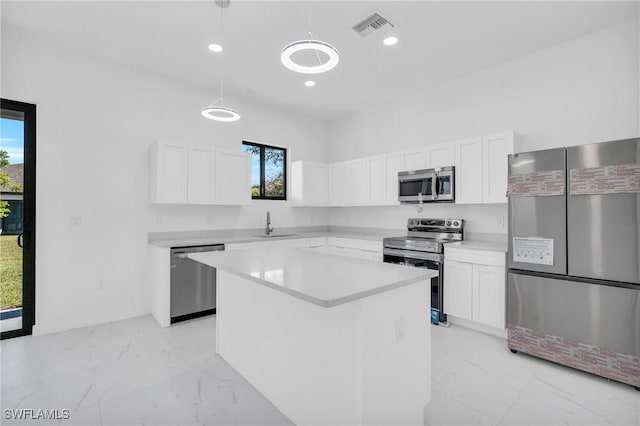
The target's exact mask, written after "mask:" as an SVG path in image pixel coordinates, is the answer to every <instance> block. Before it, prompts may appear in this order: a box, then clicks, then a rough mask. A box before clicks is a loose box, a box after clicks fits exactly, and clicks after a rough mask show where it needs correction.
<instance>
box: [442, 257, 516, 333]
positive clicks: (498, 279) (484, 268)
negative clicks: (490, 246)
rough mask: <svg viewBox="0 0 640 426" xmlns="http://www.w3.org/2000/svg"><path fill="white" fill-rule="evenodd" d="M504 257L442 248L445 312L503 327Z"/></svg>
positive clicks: (504, 306) (504, 314)
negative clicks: (443, 249) (443, 252)
mask: <svg viewBox="0 0 640 426" xmlns="http://www.w3.org/2000/svg"><path fill="white" fill-rule="evenodd" d="M505 259H506V256H505V253H504V252H494V251H488V250H475V249H462V248H445V261H444V311H445V313H447V314H449V315H453V316H455V317H458V318H462V319H465V320H470V321H474V322H477V323H480V324H484V325H488V326H491V327H496V328H500V329H504V328H505V316H506V270H505Z"/></svg>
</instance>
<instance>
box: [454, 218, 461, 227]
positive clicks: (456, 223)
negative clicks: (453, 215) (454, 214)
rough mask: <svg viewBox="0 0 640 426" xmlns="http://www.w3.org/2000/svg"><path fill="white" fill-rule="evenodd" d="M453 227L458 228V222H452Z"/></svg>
mask: <svg viewBox="0 0 640 426" xmlns="http://www.w3.org/2000/svg"><path fill="white" fill-rule="evenodd" d="M453 226H455V227H456V228H457V227H458V226H460V222H458V221H457V220H454V221H453Z"/></svg>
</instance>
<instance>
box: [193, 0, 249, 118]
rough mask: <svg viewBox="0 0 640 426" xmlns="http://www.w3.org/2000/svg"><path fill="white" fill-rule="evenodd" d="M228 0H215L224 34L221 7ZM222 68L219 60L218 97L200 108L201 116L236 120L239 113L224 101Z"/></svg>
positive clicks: (221, 29)
mask: <svg viewBox="0 0 640 426" xmlns="http://www.w3.org/2000/svg"><path fill="white" fill-rule="evenodd" d="M229 2H230V0H215V4H216V5H217V6H218V7H219V8H220V34H224V26H223V19H222V15H223V13H222V12H223V9H226V8H227V7H229ZM223 74H224V69H223V67H222V60H221V61H220V97H219V98H218V99H216V100H215V101H213V102H212V103H211V104H209V105H207V106H206V107H204V108H202V111H201V113H202V116H203V117H205V118H208V119H209V120H214V121H237V120H240V113H239V112H238V111H236V110H235V109H233V108H230V107H228V106H227V105H226V104H225V102H224V91H223V88H224V84H223Z"/></svg>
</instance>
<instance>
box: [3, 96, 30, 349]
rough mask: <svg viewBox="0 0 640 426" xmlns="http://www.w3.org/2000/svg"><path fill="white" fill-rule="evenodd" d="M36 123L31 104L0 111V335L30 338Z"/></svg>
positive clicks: (7, 105)
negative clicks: (26, 336)
mask: <svg viewBox="0 0 640 426" xmlns="http://www.w3.org/2000/svg"><path fill="white" fill-rule="evenodd" d="M35 120H36V107H35V105H32V104H26V103H23V102H17V101H11V100H8V99H2V103H1V108H0V330H1V333H2V334H1V337H2V339H5V338H8V337H15V336H22V335H26V334H31V330H32V327H33V324H34V323H35V140H36V134H35V125H36V123H35Z"/></svg>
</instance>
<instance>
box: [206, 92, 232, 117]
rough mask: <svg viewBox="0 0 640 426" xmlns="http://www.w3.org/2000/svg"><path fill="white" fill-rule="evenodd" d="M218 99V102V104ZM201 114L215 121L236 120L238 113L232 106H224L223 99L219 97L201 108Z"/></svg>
mask: <svg viewBox="0 0 640 426" xmlns="http://www.w3.org/2000/svg"><path fill="white" fill-rule="evenodd" d="M218 101H220V104H218ZM202 116H203V117H205V118H208V119H209V120H215V121H238V120H240V113H239V112H238V111H236V110H235V109H233V108H229V107H227V106H225V104H224V99H223V98H222V96H221V97H219V98H218V99H216V100H215V101H213V103H212V104H210V105H208V106H206V107H204V108H202Z"/></svg>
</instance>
